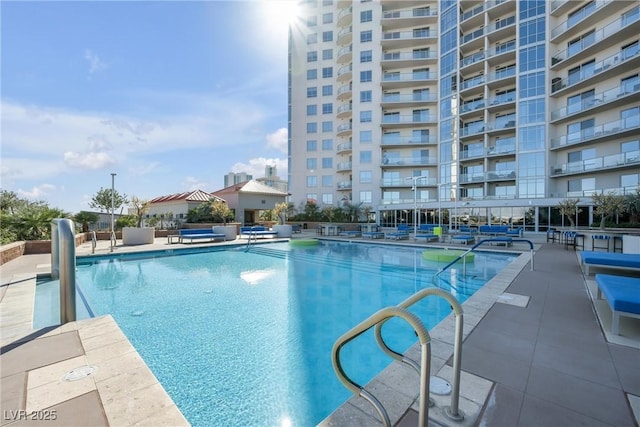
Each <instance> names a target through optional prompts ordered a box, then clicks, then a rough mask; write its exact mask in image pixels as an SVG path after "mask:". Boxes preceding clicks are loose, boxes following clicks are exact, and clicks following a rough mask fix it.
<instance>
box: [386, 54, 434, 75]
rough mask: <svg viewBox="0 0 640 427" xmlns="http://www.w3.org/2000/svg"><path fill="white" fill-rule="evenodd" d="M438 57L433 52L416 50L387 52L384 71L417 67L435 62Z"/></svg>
mask: <svg viewBox="0 0 640 427" xmlns="http://www.w3.org/2000/svg"><path fill="white" fill-rule="evenodd" d="M437 59H438V55H437V53H436V52H435V51H431V50H416V51H403V52H385V53H384V54H383V55H382V62H381V65H382V69H383V70H388V69H392V68H405V67H415V66H420V65H423V64H427V63H430V62H435V61H436V60H437Z"/></svg>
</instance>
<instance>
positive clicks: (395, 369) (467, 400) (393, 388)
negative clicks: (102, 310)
mask: <svg viewBox="0 0 640 427" xmlns="http://www.w3.org/2000/svg"><path fill="white" fill-rule="evenodd" d="M303 237H304V236H303ZM306 237H309V235H307V236H306ZM542 239H544V236H543V237H542ZM351 240H353V239H351ZM367 242H368V241H367ZM234 243H235V244H238V241H236V242H234ZM371 243H372V242H371ZM375 243H376V244H378V242H375ZM385 243H386V242H385ZM394 243H395V242H393V243H392V242H389V243H388V244H394ZM240 244H243V243H242V242H240ZM214 245H220V243H215V244H214ZM83 246H84V247H83ZM198 246H211V245H206V244H203V245H198V244H193V245H191V244H189V245H170V246H168V245H167V244H166V240H165V239H157V241H156V243H155V244H153V245H144V247H128V248H125V247H117V248H115V252H116V253H126V252H146V251H150V250H158V249H168V248H171V249H173V248H176V247H198ZM410 246H414V245H410ZM417 246H420V247H427V246H425V245H420V244H419V245H417ZM428 246H436V247H437V245H428ZM492 249H493V248H492ZM90 251H91V248H90V246H88V245H87V244H85V245H82V246H81V247H79V248H78V251H77V252H78V255H80V254H89V253H90ZM109 252H110V248H109V247H108V242H107V245H106V246H105V245H104V244H103V245H101V246H99V247H98V248H96V255H97V254H106V253H109ZM508 252H515V251H514V250H513V248H510V249H509V250H508ZM30 257H39V258H34V259H35V260H36V261H35V267H34V266H28V265H27V264H29V261H27V259H26V258H30ZM21 258H25V260H24V261H25V262H24V263H23V264H25V265H24V266H22V272H15V273H13V274H12V273H11V270H9V274H10V276H11V278H10V280H9V281H8V282H7V281H6V276H5V274H4V273H5V271H6V268H3V269H2V273H3V276H5V277H3V285H2V286H3V287H5V288H6V294H5V295H4V297H3V298H2V301H0V313H1V315H2V322H1V324H2V327H1V329H0V332H1V334H2V345H3V353H5V354H3V355H2V358H3V363H2V366H3V375H2V389H3V397H2V402H3V405H2V406H3V408H7V409H11V406H8V404H9V403H11V399H8V398H7V395H8V394H9V395H11V394H12V392H14V394H20V393H22V392H24V387H25V385H26V384H28V374H29V372H28V371H30V370H32V369H27V368H28V366H26V365H25V366H24V368H25V370H24V372H23V376H22V377H20V376H19V375H18V376H16V375H15V374H13V375H8V376H5V375H4V372H5V371H4V367H5V363H4V360H6V357H7V356H9V355H10V354H11V352H14V351H16V350H19V349H20V347H22V348H23V349H27V350H28V348H27V345H18V344H20V343H23V342H24V343H32V342H33V343H37V341H38V340H45V339H46V340H49V341H50V342H51V341H52V340H54V339H58V340H66V341H65V342H68V341H73V340H75V339H76V338H75V337H74V334H76V336H77V339H78V340H79V342H80V346H81V347H82V348H83V349H84V346H85V345H86V346H87V347H88V348H90V347H91V339H90V338H92V337H90V336H89V335H90V334H89V335H86V333H85V332H82V333H81V332H78V331H80V330H84V329H85V328H86V329H88V330H91V329H94V330H95V329H96V328H95V326H97V325H96V324H94V325H92V324H91V321H98V322H104V325H109V324H112V325H113V326H115V327H116V328H117V325H116V324H115V322H113V319H111V318H110V316H103V317H100V318H95V319H87V320H86V321H79V322H75V325H72V324H68V325H65V326H61V327H58V328H56V330H51V331H46V333H43V334H42V336H40V337H35V336H33V335H32V334H34V331H33V330H31V319H32V310H33V294H31V293H30V292H31V291H24V290H23V294H22V295H20V296H19V295H18V294H14V290H13V289H12V288H15V289H16V290H17V289H18V288H25V286H22V287H21V286H20V285H28V284H29V283H30V282H31V281H32V285H29V286H31V287H32V288H33V291H34V292H35V275H36V273H41V274H42V273H47V272H48V270H49V269H50V265H49V264H48V262H49V261H50V256H49V255H45V256H35V255H29V256H24V257H21ZM528 258H529V255H528V252H527V253H525V254H523V255H521V256H519V257H518V259H516V261H514V263H512V264H510V265H509V266H508V267H506V268H505V269H504V270H503V271H502V272H501V273H500V274H499V275H498V276H496V277H495V278H493V279H492V280H491V281H490V282H488V283H487V284H486V285H485V286H484V287H483V289H485V288H486V291H485V292H480V291H479V292H478V293H476V295H477V296H475V295H474V297H475V299H474V297H471V298H470V300H469V301H471V302H472V304H467V303H468V302H469V301H467V302H465V304H464V309H465V316H464V317H465V319H464V320H465V327H464V336H465V337H467V336H468V335H469V334H470V333H471V332H472V328H473V326H474V325H476V324H477V323H478V322H479V321H480V320H481V319H482V318H483V316H484V313H486V311H487V310H489V309H490V308H491V307H492V306H493V305H494V304H495V303H496V302H503V303H510V304H520V303H521V301H519V297H520V296H518V295H508V294H505V293H504V290H505V289H506V288H507V286H509V284H510V283H511V281H512V280H513V278H515V276H517V275H518V273H519V272H520V271H522V269H523V268H524V267H526V265H527V263H528ZM30 259H31V258H30ZM32 264H33V262H32ZM516 264H517V265H516ZM3 267H4V266H3ZM511 270H512V271H511ZM25 273H26V274H25ZM29 286H26V287H27V288H28V287H29ZM29 307H30V310H31V314H30V315H27V318H28V320H25V317H24V316H22V317H21V316H20V315H19V314H18V311H21V310H24V309H27V310H28V309H29ZM28 316H31V317H28ZM107 317H108V319H107ZM450 317H451V316H450ZM105 327H106V328H107V330H109V332H108V333H106V334H103V336H102V337H100V338H99V339H98V338H96V337H95V336H94V337H93V338H94V345H96V344H97V343H98V342H100V344H99V345H100V347H108V346H109V345H114V344H118V343H123V342H124V340H123V339H122V338H124V339H125V340H126V337H123V335H121V334H122V333H121V332H120V330H119V328H117V329H115V330H114V329H112V328H111V327H110V326H105ZM65 328H66V329H65ZM452 331H453V319H452V318H451V319H449V318H447V319H445V320H443V321H442V322H441V323H440V324H439V325H438V326H436V328H434V329H432V331H431V336H432V339H433V349H432V354H433V362H432V372H434V373H437V375H439V376H442V377H444V378H445V379H448V378H450V375H451V372H450V370H451V369H450V367H449V366H448V365H446V363H445V362H446V360H447V358H448V356H447V355H450V354H451V353H452V351H453V341H452V340H453V332H452ZM83 335H84V336H85V338H86V339H87V340H89V342H88V343H85V342H84V340H83ZM50 342H49V343H48V344H50ZM126 343H127V345H128V346H129V350H127V353H132V354H133V353H135V354H136V355H137V352H135V349H133V347H131V345H130V344H129V343H128V341H126ZM12 346H13V348H12V349H11V352H8V351H4V350H5V349H7V348H9V347H12ZM54 347H55V345H54ZM47 348H49V346H48V347H47ZM412 351H415V349H412ZM85 353H86V352H85ZM78 356H79V355H75V354H74V355H72V356H69V357H67V358H66V359H63V360H73V359H74V358H77V357H78ZM84 356H85V357H86V354H85V355H84ZM131 357H134V356H133V355H132V356H131ZM138 357H139V356H138ZM114 360H117V358H115V359H114ZM76 361H82V362H86V363H93V362H91V361H90V360H88V359H77V360H74V362H76ZM20 363H21V361H17V362H16V364H18V365H19V364H20ZM100 363H102V362H100ZM134 363H135V362H134ZM396 364H397V362H394V363H393V364H391V365H390V366H389V367H388V368H387V369H385V370H384V371H383V373H382V376H380V377H376V378H375V379H374V380H373V381H372V383H371V386H372V387H374V388H373V389H372V391H373V392H374V393H375V392H376V391H383V392H384V391H385V390H386V391H388V392H389V393H388V396H389V398H388V399H387V400H390V401H393V400H398V402H395V406H393V408H394V409H393V410H392V412H393V413H394V414H399V415H394V419H398V417H400V416H402V415H403V414H404V413H405V412H406V408H408V407H409V406H411V405H412V402H413V400H412V396H411V392H410V391H407V389H405V388H404V387H403V386H402V384H404V383H407V384H410V383H411V381H414V383H415V384H417V374H416V373H415V372H413V371H411V370H409V369H408V368H406V367H405V366H402V365H399V364H397V366H396ZM23 365H24V363H23ZM48 365H52V364H51V363H48V364H46V365H45V366H48ZM116 366H117V365H116ZM116 366H114V369H115V370H116V371H117V370H118V369H120V370H124V371H121V374H120V375H122V374H124V373H126V372H127V369H128V366H129V365H127V364H126V363H125V364H124V366H120V367H116ZM59 367H60V368H62V367H63V365H59ZM40 368H41V367H40ZM144 368H146V370H147V371H148V368H147V367H146V365H144ZM100 371H101V369H100V366H98V371H97V372H98V374H99V373H100ZM40 372H44V371H39V373H40ZM103 373H104V372H103ZM98 374H96V375H98ZM148 374H150V375H151V377H153V374H151V373H150V371H148ZM148 374H146V373H144V374H141V378H142V377H144V380H143V381H141V384H147V385H148V387H146V389H147V392H146V393H144V396H143V398H141V399H140V398H136V397H134V398H132V400H133V402H131V401H129V400H131V399H129V398H127V401H128V405H129V406H131V407H133V408H137V409H136V413H140V414H142V413H144V412H145V411H144V408H149V407H152V408H155V409H153V411H151V412H155V413H157V414H161V416H160V417H159V418H156V419H155V421H154V422H153V423H152V424H153V425H183V424H182V423H184V425H188V423H187V422H186V420H184V417H183V416H182V414H180V413H179V411H178V414H176V413H175V412H171V410H170V409H168V408H171V407H175V405H174V404H173V402H171V401H170V399H169V401H167V400H166V398H168V396H167V395H166V393H165V392H164V389H162V387H161V386H160V385H159V384H158V385H157V386H155V382H153V380H152V379H151V377H149V376H148ZM24 375H27V377H25V376H24ZM34 375H35V374H34ZM48 375H53V374H48ZM56 375H57V373H56V374H55V375H54V377H55V376H56ZM45 377H46V375H45ZM115 377H118V375H115V376H114V378H115ZM20 378H22V380H20ZM34 378H38V377H37V376H34ZM393 378H396V379H395V380H394V379H393ZM153 379H155V377H153ZM83 381H84V380H83ZM83 381H77V383H82V382H83ZM98 382H100V381H97V382H96V384H97V383H98ZM35 384H38V383H35ZM135 384H138V383H134V385H133V386H131V387H130V384H129V383H127V384H126V385H124V386H123V387H125V388H123V389H122V390H125V391H129V392H131V391H133V389H134V388H136V387H137V386H136V385H135ZM492 384H493V383H491V382H490V381H487V380H482V379H481V378H480V377H478V376H475V375H471V374H468V373H465V372H463V375H462V390H463V392H462V397H463V398H462V399H461V403H460V407H461V409H462V410H463V411H465V413H466V414H467V418H466V419H465V422H464V423H463V424H460V423H455V425H467V423H469V425H471V423H472V422H471V419H472V417H473V416H475V415H474V412H476V409H478V410H481V409H482V407H483V405H484V401H485V399H486V397H487V393H488V388H490V387H491V386H492ZM45 385H46V386H52V387H53V389H52V391H51V394H56V387H58V385H57V381H51V382H48V383H46V382H45V384H42V386H45ZM152 386H154V387H152ZM26 387H27V391H28V385H26ZM399 387H400V388H401V390H398V388H399ZM143 388H145V387H143ZM465 390H466V392H465ZM471 390H473V391H471ZM407 393H409V394H407ZM105 396H108V395H105ZM105 396H102V394H101V393H100V387H98V386H97V385H96V390H90V391H88V392H85V393H84V394H81V395H79V396H77V397H75V398H72V399H67V400H66V401H63V402H62V403H60V404H59V405H58V406H56V407H57V408H58V411H59V412H58V413H59V414H60V415H63V414H73V413H74V411H69V410H68V408H69V406H73V403H74V401H75V402H76V405H77V406H81V405H84V406H82V407H83V408H87V410H83V413H84V412H87V411H88V412H94V413H95V414H97V415H96V417H98V415H100V414H103V415H104V418H102V421H103V422H104V424H100V423H91V424H92V425H134V424H136V423H140V424H147V425H148V424H150V423H151V422H150V421H149V422H145V421H144V420H140V421H138V422H135V421H133V420H126V421H125V420H122V419H119V420H118V421H116V420H115V419H114V418H113V417H114V416H117V415H115V414H114V415H111V420H113V421H110V418H109V414H107V411H108V410H109V411H110V409H108V407H109V404H108V403H109V402H108V400H107V405H106V406H105V404H104V403H105V399H107V398H106V397H105ZM378 397H381V396H378ZM398 397H400V398H398ZM355 399H356V398H352V399H350V400H349V401H348V402H347V403H346V404H345V405H343V406H342V407H340V408H338V410H336V411H335V412H334V413H333V414H332V415H331V416H330V417H329V418H327V419H326V420H324V421H323V424H325V425H345V424H344V423H345V422H346V423H347V424H348V425H354V424H360V425H369V424H371V423H372V422H378V421H374V420H373V419H371V416H373V418H374V419H375V420H377V415H376V414H375V413H373V412H372V411H373V409H372V408H371V407H370V405H368V404H367V403H366V402H364V401H362V399H360V402H357V401H355ZM381 400H382V401H383V403H385V399H384V398H382V399H381ZM402 400H404V401H405V402H404V403H403V402H402ZM436 400H437V401H436V407H435V409H432V410H431V411H430V416H431V417H433V418H434V419H435V416H436V414H437V412H438V411H439V408H442V406H443V405H447V404H448V400H449V397H448V396H444V397H443V398H437V399H436ZM87 402H93V406H92V405H88V403H87ZM158 402H165V403H166V405H165V406H163V404H162V403H158ZM169 402H170V403H169ZM121 403H122V402H121ZM14 405H19V403H18V402H14ZM87 405H88V406H87ZM54 406H55V405H54ZM14 407H16V408H17V409H21V408H20V407H19V406H14ZM403 407H404V410H403V409H402V408H403ZM50 408H51V407H50ZM65 408H66V412H65ZM390 408H392V406H390ZM22 409H24V406H23V407H22ZM165 409H166V410H167V411H168V412H167V414H166V415H165V414H164V410H165ZM347 409H348V410H354V409H355V411H356V412H353V413H352V414H351V415H349V414H348V413H347V412H346V410H347ZM414 409H415V405H414ZM176 410H177V408H176ZM102 411H104V413H103V412H102ZM367 411H369V414H368V413H367ZM76 412H77V411H76ZM172 414H173V415H172ZM341 414H342V415H344V416H345V417H346V418H342V419H340V418H337V417H339V416H341ZM76 415H77V414H76ZM66 416H69V417H71V418H68V419H67V421H68V422H65V423H64V425H87V424H89V423H88V422H87V421H86V420H85V421H81V420H78V421H74V420H76V418H73V417H72V416H71V415H66ZM174 416H175V417H176V418H173V417H174ZM354 417H355V418H354ZM98 418H99V417H98ZM11 422H12V421H11V420H5V419H3V421H2V425H5V424H9V423H11ZM362 423H364V424H362ZM442 423H443V424H454V423H447V422H446V421H443V422H442Z"/></svg>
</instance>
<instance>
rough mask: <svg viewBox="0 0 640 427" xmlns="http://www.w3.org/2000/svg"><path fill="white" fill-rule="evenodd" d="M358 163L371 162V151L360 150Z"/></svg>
mask: <svg viewBox="0 0 640 427" xmlns="http://www.w3.org/2000/svg"><path fill="white" fill-rule="evenodd" d="M360 163H362V164H365V163H371V151H368V150H367V151H361V152H360Z"/></svg>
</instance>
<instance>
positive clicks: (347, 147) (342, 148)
mask: <svg viewBox="0 0 640 427" xmlns="http://www.w3.org/2000/svg"><path fill="white" fill-rule="evenodd" d="M352 148H353V143H351V142H344V143H342V144H338V146H337V147H336V151H337V152H340V151H349V150H351V149H352Z"/></svg>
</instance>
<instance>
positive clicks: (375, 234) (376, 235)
mask: <svg viewBox="0 0 640 427" xmlns="http://www.w3.org/2000/svg"><path fill="white" fill-rule="evenodd" d="M362 237H364V238H365V239H384V233H383V232H382V231H365V232H364V233H362Z"/></svg>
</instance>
